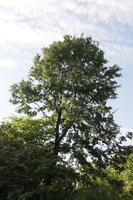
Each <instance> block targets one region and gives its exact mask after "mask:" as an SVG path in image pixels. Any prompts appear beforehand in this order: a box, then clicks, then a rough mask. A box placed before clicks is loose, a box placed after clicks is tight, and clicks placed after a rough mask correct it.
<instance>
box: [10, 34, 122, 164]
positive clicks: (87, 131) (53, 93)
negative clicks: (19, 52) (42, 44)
mask: <svg viewBox="0 0 133 200" xmlns="http://www.w3.org/2000/svg"><path fill="white" fill-rule="evenodd" d="M106 63H107V61H106V59H105V57H104V52H103V51H102V50H101V49H100V48H99V46H98V43H97V42H95V41H93V40H92V39H91V38H90V37H86V38H85V37H84V36H83V35H81V36H80V37H77V38H76V37H72V36H68V35H66V36H65V37H64V40H63V41H62V42H53V43H52V44H51V45H50V46H49V47H47V48H43V50H42V55H41V56H40V55H36V57H35V59H34V66H33V67H32V68H31V69H30V72H29V77H28V79H27V80H22V81H21V82H20V83H18V84H14V85H12V86H11V94H12V98H11V100H10V101H11V102H12V103H13V104H16V105H17V106H18V107H17V110H18V112H19V113H25V114H27V115H29V116H34V115H38V114H39V113H41V114H42V116H43V117H45V118H46V119H47V123H48V126H47V127H46V128H45V129H47V130H45V131H46V132H47V133H48V132H50V137H49V139H47V142H49V141H50V140H51V138H52V141H53V144H54V145H53V153H54V154H55V155H58V154H59V153H61V154H62V156H64V155H66V153H68V154H69V155H70V159H71V161H72V160H75V162H76V163H77V164H79V165H89V162H88V159H87V158H88V157H90V158H91V160H93V162H94V163H95V164H96V165H99V166H100V167H106V165H107V164H108V155H107V154H111V152H112V151H113V145H112V142H113V141H114V140H115V138H116V136H117V134H118V133H119V128H118V126H117V125H116V124H115V122H114V119H113V114H112V108H111V107H109V106H108V105H107V101H108V100H109V99H114V98H116V88H117V87H118V84H117V81H116V78H118V77H119V76H120V68H119V67H118V66H117V65H114V66H112V67H107V66H106ZM69 163H70V162H69ZM71 163H72V162H71Z"/></svg>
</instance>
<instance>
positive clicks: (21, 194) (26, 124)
mask: <svg viewBox="0 0 133 200" xmlns="http://www.w3.org/2000/svg"><path fill="white" fill-rule="evenodd" d="M43 123H44V122H43V120H42V119H31V118H29V117H24V118H23V117H21V118H17V117H13V118H12V119H10V120H8V121H5V122H3V123H2V124H1V126H0V199H1V200H7V199H8V200H36V199H39V200H43V199H47V200H58V199H64V200H66V199H72V194H73V192H74V190H75V186H76V183H77V180H78V176H77V174H76V172H75V171H74V170H73V169H71V168H70V167H68V166H67V165H66V163H65V162H64V161H63V160H62V158H61V157H59V156H58V157H56V156H54V155H53V153H52V152H51V151H50V147H49V146H47V145H46V144H45V143H43V142H42V141H43V140H44V138H43V135H44V133H43V132H42V130H41V126H42V124H43ZM45 125H46V124H45ZM37 128H39V129H37ZM35 132H36V134H35ZM55 162H58V163H57V164H56V166H55V165H54V163H55ZM51 177H52V178H51ZM68 194H69V195H68Z"/></svg>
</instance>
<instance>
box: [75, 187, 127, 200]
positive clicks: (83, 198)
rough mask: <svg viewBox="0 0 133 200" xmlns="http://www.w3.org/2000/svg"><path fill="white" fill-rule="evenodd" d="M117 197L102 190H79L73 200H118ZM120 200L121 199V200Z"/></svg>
mask: <svg viewBox="0 0 133 200" xmlns="http://www.w3.org/2000/svg"><path fill="white" fill-rule="evenodd" d="M118 199H121V198H119V196H118V195H116V194H113V193H110V192H109V191H107V190H105V189H104V188H93V189H92V188H81V189H80V190H78V191H77V193H76V195H75V197H74V199H73V200H118ZM121 200H122V199H121ZM123 200H124V199H123Z"/></svg>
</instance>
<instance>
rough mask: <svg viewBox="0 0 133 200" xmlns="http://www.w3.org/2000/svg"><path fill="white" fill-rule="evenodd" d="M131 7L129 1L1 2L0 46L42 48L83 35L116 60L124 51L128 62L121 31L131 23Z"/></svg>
mask: <svg viewBox="0 0 133 200" xmlns="http://www.w3.org/2000/svg"><path fill="white" fill-rule="evenodd" d="M132 6H133V2H132V1H130V0H126V3H125V0H121V1H116V0H106V1H104V0H67V1H61V0H32V1H29V0H23V1H18V0H12V1H11V0H1V1H0V11H1V12H0V27H1V29H0V47H2V48H3V46H6V47H7V46H9V48H8V49H9V50H10V49H11V48H12V47H13V49H16V51H17V49H20V46H21V45H26V47H27V45H33V46H36V47H37V46H39V47H43V46H44V45H49V43H51V42H52V41H54V40H61V39H62V36H63V35H64V34H75V35H79V34H80V33H82V32H84V33H85V35H89V36H92V37H93V38H94V39H96V40H99V41H101V42H102V46H103V48H104V49H105V51H106V52H107V56H108V55H110V56H112V57H116V58H117V57H119V56H121V55H123V52H125V53H126V55H127V57H128V58H129V60H131V51H132V50H133V49H132V47H128V46H124V45H121V43H123V41H125V37H126V36H125V35H124V36H123V35H122V34H121V33H122V31H120V30H123V28H124V27H123V26H121V24H124V23H126V24H128V25H131V24H132V23H133V14H132ZM116 22H117V23H118V22H119V23H120V24H117V25H116ZM106 25H107V27H106ZM126 39H127V40H128V37H126ZM116 42H117V43H118V42H119V45H118V44H116ZM1 44H3V45H2V46H1ZM10 46H11V48H10ZM5 50H6V51H7V48H5Z"/></svg>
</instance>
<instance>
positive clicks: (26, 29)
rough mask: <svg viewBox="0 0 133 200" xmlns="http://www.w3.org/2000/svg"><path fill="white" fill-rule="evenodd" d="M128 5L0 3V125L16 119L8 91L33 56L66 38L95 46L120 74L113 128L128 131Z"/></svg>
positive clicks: (107, 0)
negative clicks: (85, 38)
mask: <svg viewBox="0 0 133 200" xmlns="http://www.w3.org/2000/svg"><path fill="white" fill-rule="evenodd" d="M132 10H133V1H132V0H119V1H116V0H23V1H21V0H0V120H2V119H3V118H5V117H8V116H11V115H16V113H15V106H13V105H12V104H10V103H9V98H10V86H11V85H12V84H13V83H17V82H19V81H21V80H22V79H23V78H25V77H26V76H27V74H28V70H29V69H30V67H32V66H33V59H34V56H35V55H36V53H40V52H41V49H42V48H43V47H46V46H48V45H49V44H51V43H52V42H53V41H58V40H62V38H63V36H64V35H66V34H70V35H75V36H79V35H80V34H81V33H84V35H85V36H91V37H92V38H93V40H96V41H99V43H100V48H101V49H102V50H104V52H105V57H106V59H107V60H108V64H107V65H108V66H112V65H114V64H117V65H119V66H120V67H121V68H122V71H121V73H122V77H121V78H120V79H119V80H118V82H119V84H120V85H121V87H120V88H119V89H118V90H117V93H118V98H117V99H116V100H113V101H111V102H110V103H111V105H112V107H113V110H114V117H115V120H116V123H117V124H118V125H120V127H121V129H122V131H133V122H132V121H133V105H132V103H133V85H132V84H133V12H132Z"/></svg>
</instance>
